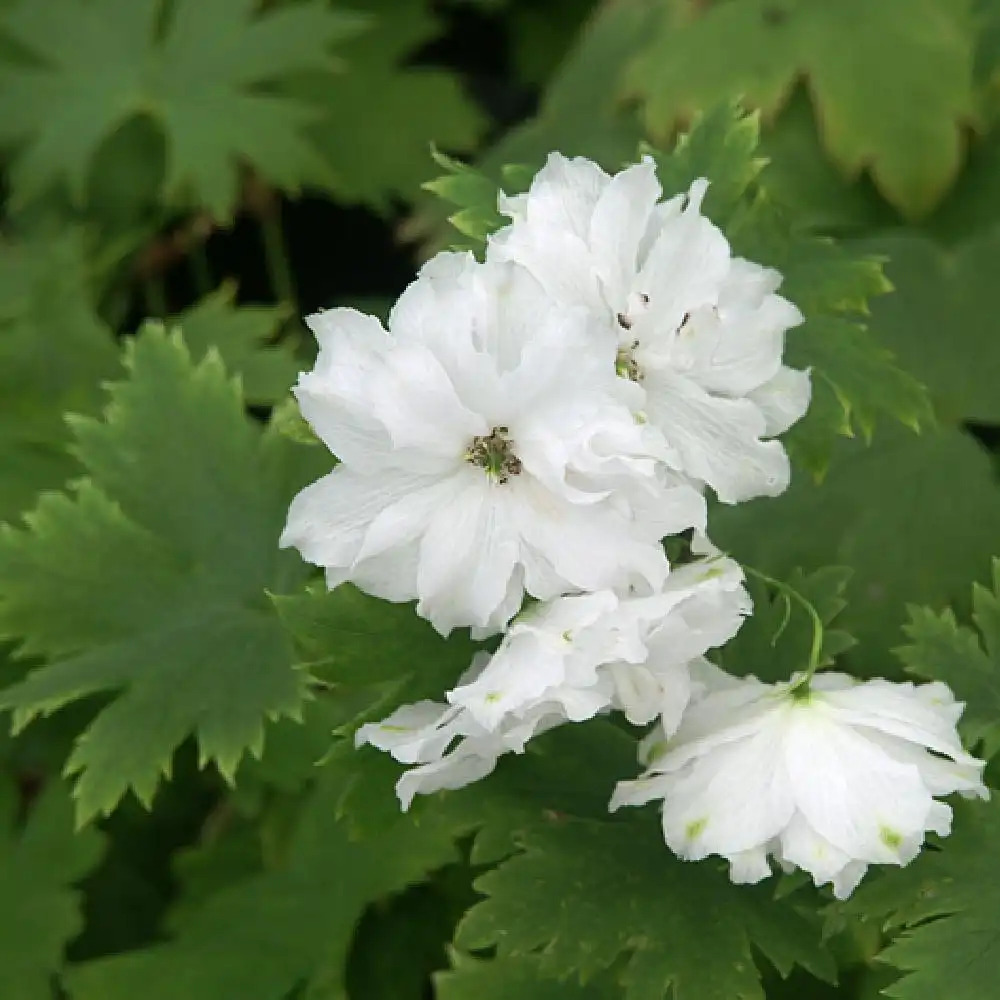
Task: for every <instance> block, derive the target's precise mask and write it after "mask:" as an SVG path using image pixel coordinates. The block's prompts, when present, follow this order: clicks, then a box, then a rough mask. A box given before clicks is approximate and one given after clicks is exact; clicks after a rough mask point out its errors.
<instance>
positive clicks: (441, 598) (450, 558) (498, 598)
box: [417, 466, 520, 635]
mask: <svg viewBox="0 0 1000 1000" xmlns="http://www.w3.org/2000/svg"><path fill="white" fill-rule="evenodd" d="M506 488H507V487H506V485H499V484H493V483H490V482H489V480H488V479H487V477H486V476H485V474H483V473H482V471H481V470H479V469H475V468H473V467H471V466H470V467H469V468H468V470H467V471H466V472H465V473H464V474H463V475H462V477H461V483H460V488H459V489H458V490H456V492H455V493H454V494H453V495H452V496H451V497H450V498H449V499H448V501H447V502H446V503H445V504H443V505H442V506H441V508H440V509H439V510H437V511H436V512H435V514H434V516H433V518H432V519H431V520H430V522H429V524H428V527H427V531H426V532H425V534H424V537H423V540H422V542H421V546H420V565H419V568H418V570H417V590H418V595H419V603H418V604H417V613H418V614H420V615H423V616H424V617H425V618H427V619H428V620H429V621H430V622H431V623H432V624H433V625H434V627H435V628H437V629H438V631H440V632H441V633H442V634H445V635H446V634H447V633H448V631H449V630H450V629H452V628H455V627H458V626H462V625H468V624H472V625H476V626H485V625H486V624H487V623H488V622H489V621H490V620H491V618H492V616H493V614H494V612H495V611H496V609H497V608H498V607H499V606H500V605H501V604H502V603H504V602H505V600H506V598H507V596H508V591H509V587H510V584H511V581H512V580H513V578H514V572H515V568H516V566H517V562H518V559H519V555H520V545H519V541H518V538H517V533H516V530H515V527H514V525H513V523H512V520H511V518H510V516H509V514H508V511H507V502H506V497H505V495H504V491H505V490H506Z"/></svg>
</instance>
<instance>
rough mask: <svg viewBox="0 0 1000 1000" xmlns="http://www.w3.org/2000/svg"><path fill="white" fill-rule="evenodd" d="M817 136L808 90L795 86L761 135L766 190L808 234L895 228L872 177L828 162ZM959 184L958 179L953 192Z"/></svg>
mask: <svg viewBox="0 0 1000 1000" xmlns="http://www.w3.org/2000/svg"><path fill="white" fill-rule="evenodd" d="M818 132H819V129H818V126H817V124H816V116H815V114H814V112H813V109H812V106H811V105H810V103H809V92H808V90H807V89H806V87H804V86H802V85H798V86H796V87H795V89H794V91H793V93H792V96H791V97H790V98H789V101H788V104H787V106H786V107H785V108H784V109H783V110H782V112H781V114H780V115H779V116H778V117H777V118H774V119H770V120H769V121H768V123H767V128H766V129H765V130H764V133H763V135H762V136H761V144H760V152H761V154H762V155H763V156H764V157H766V158H767V161H768V164H767V169H766V171H765V174H764V183H765V185H766V187H767V189H768V190H769V191H771V192H772V193H773V194H774V195H775V197H777V198H779V199H780V200H781V202H782V204H784V205H787V206H788V207H789V208H791V209H792V210H793V212H794V214H795V218H796V221H797V222H798V223H799V224H800V225H801V226H803V228H805V229H807V230H809V231H812V232H821V233H827V234H829V235H836V236H844V235H847V234H850V233H855V232H859V231H871V230H873V229H877V228H886V227H888V226H892V225H898V224H899V223H900V217H899V214H898V213H897V212H896V211H895V210H894V209H893V208H892V207H891V206H890V205H888V204H887V203H886V202H885V200H884V199H883V198H882V197H881V196H880V195H879V193H878V191H877V190H876V188H875V185H874V184H873V183H872V181H871V177H869V176H868V174H862V175H861V176H859V177H850V178H848V177H845V176H844V174H843V173H842V172H841V171H840V170H839V169H838V168H837V166H836V165H835V164H833V163H831V162H830V160H829V159H828V158H827V156H826V153H825V151H824V149H823V147H822V146H821V145H820V137H819V134H818ZM963 176H964V174H963ZM960 185H961V179H960V180H959V181H958V182H957V184H956V188H957V187H958V186H960ZM947 200H948V199H947V198H946V199H945V201H946V202H947Z"/></svg>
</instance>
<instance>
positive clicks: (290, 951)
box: [68, 767, 457, 1000]
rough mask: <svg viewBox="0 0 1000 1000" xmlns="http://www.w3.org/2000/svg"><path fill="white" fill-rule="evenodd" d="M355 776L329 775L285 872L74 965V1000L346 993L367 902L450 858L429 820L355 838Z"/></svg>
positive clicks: (391, 818)
mask: <svg viewBox="0 0 1000 1000" xmlns="http://www.w3.org/2000/svg"><path fill="white" fill-rule="evenodd" d="M352 780H353V778H352V776H351V775H349V774H348V773H347V772H345V771H343V770H342V769H340V768H334V767H331V768H327V769H326V770H325V773H324V776H323V779H322V782H321V784H320V786H319V787H318V788H317V789H316V791H315V792H314V794H313V795H312V796H311V798H310V800H309V802H308V803H307V805H306V806H305V808H304V811H303V813H302V817H301V820H300V822H299V823H298V825H297V828H296V830H295V833H294V835H293V838H292V841H291V844H290V846H289V849H288V853H287V857H286V859H285V861H284V864H283V865H282V867H281V868H279V869H276V870H273V871H269V872H266V873H264V874H262V875H260V876H258V877H255V878H250V879H246V880H244V881H241V882H239V883H236V884H233V885H230V886H228V887H226V888H224V889H222V890H221V891H219V892H216V893H213V894H212V895H211V896H209V897H208V898H207V899H206V901H205V903H204V905H203V906H202V907H201V908H199V909H197V910H194V911H190V912H189V913H188V915H187V917H186V920H185V922H184V925H183V927H182V928H181V930H180V932H179V934H178V935H177V936H176V938H174V939H173V940H171V941H168V942H166V943H164V944H159V945H156V946H154V947H152V948H148V949H145V950H142V951H136V952H132V953H130V954H125V955H119V956H112V957H110V958H106V959H99V960H97V961H94V962H89V963H86V964H84V965H82V966H78V967H77V968H76V969H74V971H73V972H72V974H71V975H70V976H69V977H68V986H69V992H70V996H71V997H72V1000H133V998H135V997H137V996H142V997H143V998H144V1000H177V995H178V988H179V985H178V984H183V993H184V996H186V997H191V998H192V1000H195V998H200V997H205V998H209V997H211V998H216V997H218V998H222V997H234V998H236V997H238V998H239V1000H282V998H284V997H286V996H287V995H288V994H289V993H290V992H291V991H292V990H293V989H294V988H295V987H296V986H298V985H299V984H308V985H307V987H306V989H307V991H308V992H307V993H306V994H305V995H306V996H310V997H312V996H316V997H319V996H343V985H344V984H343V976H344V967H345V963H346V958H347V954H348V949H349V948H350V945H351V941H352V938H353V936H354V932H355V928H356V926H357V924H358V921H359V919H360V918H361V915H362V913H363V912H364V910H365V908H366V907H367V905H368V904H369V903H371V902H373V901H374V900H377V899H380V898H382V897H385V896H387V895H388V894H390V893H393V892H397V891H399V890H401V889H404V888H405V887H406V886H407V885H409V884H411V883H414V882H417V881H420V880H422V879H423V878H424V877H425V875H426V874H427V873H428V872H429V871H432V870H434V869H436V868H439V867H441V866H443V865H446V864H448V863H450V862H452V861H454V860H455V859H456V856H457V855H456V850H455V847H454V845H453V842H452V831H451V829H450V828H449V827H447V825H442V824H440V823H437V822H435V821H434V820H433V818H432V817H430V816H424V817H422V819H423V821H422V822H421V821H418V820H417V819H416V818H414V816H412V815H399V813H398V811H397V812H396V813H395V814H390V813H389V812H388V810H386V811H385V813H384V815H385V816H386V821H385V823H384V825H383V826H382V827H381V828H380V829H379V830H377V831H370V832H369V833H368V835H367V836H365V837H364V838H363V839H355V838H354V837H353V836H352V834H351V830H350V828H349V824H348V822H347V821H346V820H345V819H344V818H343V817H342V816H341V805H340V803H341V799H342V797H343V795H344V791H345V787H346V785H347V784H349V783H350V781H352ZM365 794H367V795H374V796H376V797H379V798H390V797H391V794H392V793H391V787H388V788H368V789H366V790H365Z"/></svg>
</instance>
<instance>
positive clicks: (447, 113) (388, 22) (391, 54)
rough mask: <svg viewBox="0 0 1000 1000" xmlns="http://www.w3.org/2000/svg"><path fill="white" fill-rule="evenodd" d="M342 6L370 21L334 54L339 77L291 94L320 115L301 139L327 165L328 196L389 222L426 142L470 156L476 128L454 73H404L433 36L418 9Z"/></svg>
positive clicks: (384, 3)
mask: <svg viewBox="0 0 1000 1000" xmlns="http://www.w3.org/2000/svg"><path fill="white" fill-rule="evenodd" d="M348 6H349V7H350V9H351V10H355V11H359V12H362V13H364V14H365V15H370V16H371V18H372V20H371V24H370V27H369V28H368V30H367V31H365V32H364V33H363V34H361V35H359V37H358V38H356V39H352V40H351V41H350V42H349V43H348V44H346V45H345V46H344V47H343V49H342V50H341V54H342V56H343V59H344V62H345V63H346V65H347V69H346V71H345V72H343V73H339V74H337V76H336V77H334V78H333V79H325V78H323V77H319V76H314V77H312V78H310V79H308V80H303V81H300V82H297V83H296V84H295V85H294V87H293V88H292V89H291V91H290V92H291V93H294V94H295V95H296V96H299V97H301V98H302V99H303V100H305V101H310V102H313V103H315V104H316V105H317V107H322V109H323V114H322V117H319V118H317V121H316V124H315V125H312V126H310V128H309V129H308V135H309V137H310V138H311V139H312V141H313V142H314V144H315V146H316V148H317V149H318V150H319V152H320V154H321V155H322V157H323V159H324V161H325V163H326V165H327V168H328V173H329V178H330V179H329V182H328V184H327V187H328V188H329V190H330V191H331V192H333V194H334V195H335V196H336V197H337V198H338V200H342V201H348V202H363V203H365V204H366V205H370V206H371V207H372V208H374V209H375V210H376V211H378V212H382V213H390V212H391V211H392V210H393V206H394V203H395V202H396V201H398V200H399V199H403V200H404V201H412V200H413V199H414V198H415V196H416V195H417V194H418V192H419V188H420V183H421V181H423V180H424V178H425V177H426V175H427V149H428V146H429V145H430V144H431V143H434V144H436V145H438V146H441V147H442V148H444V149H451V150H453V151H456V152H460V151H466V150H471V149H473V148H474V147H475V145H476V141H477V139H478V138H479V135H480V133H481V132H482V130H483V128H484V126H485V122H484V120H483V118H482V115H481V114H480V112H479V111H478V109H477V108H476V106H475V105H474V104H473V103H472V101H471V100H470V99H469V97H468V96H467V95H466V94H465V93H464V92H463V89H462V86H461V84H460V82H459V80H458V78H457V77H456V76H455V74H454V73H452V72H449V71H446V70H444V69H439V68H436V67H433V66H420V65H417V66H414V65H410V64H408V60H409V59H410V58H411V57H412V56H413V55H414V53H416V52H417V50H419V49H420V48H421V47H422V46H424V45H426V44H428V43H429V42H431V41H432V40H433V39H434V38H435V37H436V36H437V35H438V34H439V33H440V32H439V28H438V24H437V22H436V20H435V18H434V16H433V15H432V13H431V12H430V10H429V9H428V4H427V3H426V2H425V0H355V2H353V3H351V4H349V5H348Z"/></svg>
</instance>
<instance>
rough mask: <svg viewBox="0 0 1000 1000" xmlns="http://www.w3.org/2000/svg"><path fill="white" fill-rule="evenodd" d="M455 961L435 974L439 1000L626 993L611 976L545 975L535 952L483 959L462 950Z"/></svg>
mask: <svg viewBox="0 0 1000 1000" xmlns="http://www.w3.org/2000/svg"><path fill="white" fill-rule="evenodd" d="M453 965H454V968H453V969H452V970H451V971H450V972H439V973H438V974H437V975H436V976H435V977H434V983H435V991H434V996H435V998H436V1000H511V998H512V997H516V998H517V1000H617V998H618V997H620V996H621V995H622V994H621V990H620V989H618V988H617V987H615V986H613V985H611V984H610V983H608V982H607V981H606V980H607V979H609V978H610V977H604V978H603V979H602V981H601V982H599V983H595V982H588V983H586V984H581V983H575V982H572V981H562V982H560V981H559V980H557V979H553V978H552V977H551V976H545V975H544V974H543V973H542V971H541V969H540V965H541V963H540V961H539V959H538V958H537V957H535V956H532V955H518V956H516V957H507V958H495V959H491V960H489V961H483V960H482V959H477V958H472V957H470V956H467V955H462V954H460V953H458V954H455V955H454V956H453Z"/></svg>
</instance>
